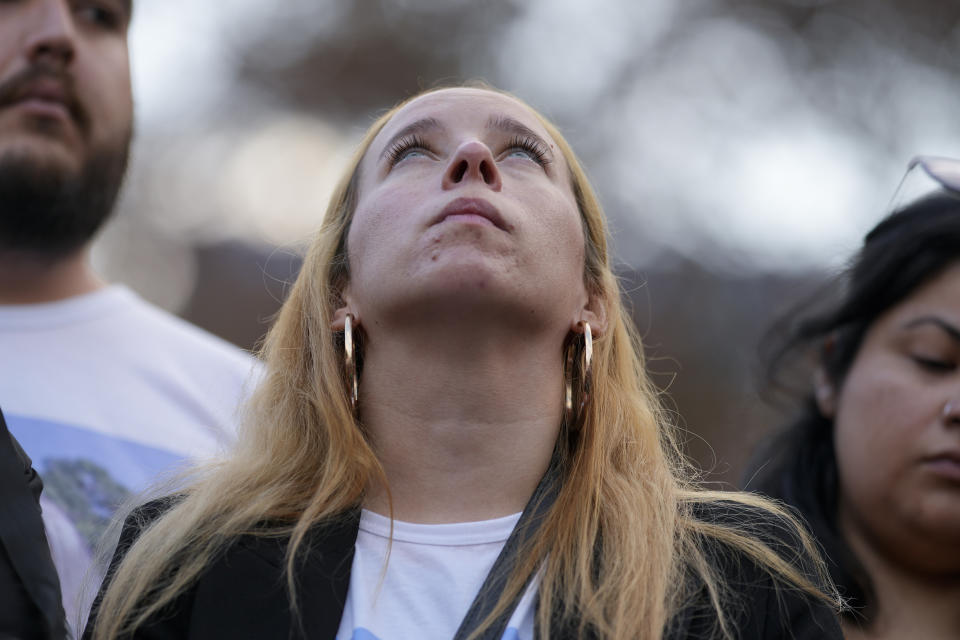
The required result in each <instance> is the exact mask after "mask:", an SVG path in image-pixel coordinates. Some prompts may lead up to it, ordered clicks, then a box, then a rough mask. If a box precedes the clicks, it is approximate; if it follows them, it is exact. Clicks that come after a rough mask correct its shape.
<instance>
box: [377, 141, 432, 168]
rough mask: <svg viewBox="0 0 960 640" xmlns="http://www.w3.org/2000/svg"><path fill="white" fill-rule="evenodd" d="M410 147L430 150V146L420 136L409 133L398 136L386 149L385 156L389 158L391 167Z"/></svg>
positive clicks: (401, 158)
mask: <svg viewBox="0 0 960 640" xmlns="http://www.w3.org/2000/svg"><path fill="white" fill-rule="evenodd" d="M412 149H423V150H424V151H430V147H428V146H427V143H426V142H425V141H424V139H423V138H421V137H420V136H417V135H411V136H406V137H404V138H400V139H399V140H397V141H396V142H394V143H393V146H392V147H390V149H389V150H388V151H387V157H388V158H389V159H390V166H391V167H392V166H393V165H395V164H397V163H398V162H400V161H401V160H403V157H404V154H405V153H406V152H407V151H410V150H412Z"/></svg>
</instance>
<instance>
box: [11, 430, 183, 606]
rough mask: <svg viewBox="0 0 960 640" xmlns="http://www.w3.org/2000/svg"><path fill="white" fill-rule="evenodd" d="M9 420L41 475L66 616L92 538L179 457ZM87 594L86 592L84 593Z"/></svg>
mask: <svg viewBox="0 0 960 640" xmlns="http://www.w3.org/2000/svg"><path fill="white" fill-rule="evenodd" d="M5 417H6V419H7V426H8V428H9V429H10V432H11V433H12V434H13V435H14V437H15V438H16V439H17V440H18V441H19V442H20V446H22V447H23V449H24V451H26V453H27V455H28V456H30V459H31V460H32V462H33V468H34V469H35V470H36V471H37V473H39V474H40V476H41V478H42V479H43V493H42V494H41V498H40V506H41V508H42V510H43V523H44V527H45V528H46V530H47V538H48V539H49V541H50V546H51V549H50V551H51V555H52V557H53V563H54V565H56V567H57V573H58V574H59V575H60V585H61V589H62V590H63V602H64V607H65V608H66V610H67V616H68V622H69V623H71V624H72V623H73V622H74V620H73V617H74V616H75V615H76V613H78V612H80V611H82V609H83V608H84V606H85V605H83V604H80V605H77V604H76V603H77V602H78V598H80V596H81V588H82V585H83V584H84V581H85V579H87V571H88V569H89V568H90V565H91V562H92V560H93V554H94V552H95V551H96V548H97V544H98V543H99V542H100V538H101V536H102V535H103V534H104V532H105V531H106V529H107V527H108V526H109V524H110V522H111V519H112V518H113V516H114V513H115V512H116V510H117V507H119V506H120V505H121V504H122V503H123V501H124V500H126V499H127V498H128V497H130V496H131V495H134V494H136V493H139V492H141V491H143V490H144V489H146V488H147V487H148V486H149V485H150V483H151V482H153V481H154V480H156V479H157V478H158V477H159V476H160V475H161V474H164V473H169V472H171V471H175V470H176V469H177V468H178V465H181V464H182V463H183V461H184V460H183V457H182V456H178V455H176V454H174V453H171V452H169V451H163V450H160V449H155V448H153V447H148V446H145V445H142V444H138V443H135V442H131V441H129V440H124V439H122V438H117V437H113V436H108V435H104V434H101V433H97V432H95V431H91V430H89V429H85V428H83V427H78V426H74V425H69V424H62V423H59V422H52V421H49V420H43V419H38V418H31V417H25V416H21V415H17V414H5ZM85 595H87V596H88V597H89V595H90V594H85Z"/></svg>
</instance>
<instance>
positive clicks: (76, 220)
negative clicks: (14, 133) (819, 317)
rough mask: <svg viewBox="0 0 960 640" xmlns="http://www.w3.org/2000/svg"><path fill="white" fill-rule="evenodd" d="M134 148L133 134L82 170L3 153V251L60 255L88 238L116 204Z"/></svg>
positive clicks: (0, 222) (0, 171) (50, 256)
mask: <svg viewBox="0 0 960 640" xmlns="http://www.w3.org/2000/svg"><path fill="white" fill-rule="evenodd" d="M129 149H130V135H129V134H128V135H126V136H124V138H123V140H122V141H121V143H119V144H117V145H115V146H114V147H112V148H101V149H96V150H94V151H93V152H92V153H91V155H90V157H89V158H87V159H86V162H85V163H84V166H83V168H82V169H81V170H80V171H76V172H71V171H69V170H67V169H64V168H63V167H58V166H54V165H52V164H50V163H49V162H46V163H45V162H43V161H42V160H37V159H34V158H31V157H30V156H29V155H26V154H19V153H16V152H14V153H9V154H7V156H6V157H3V156H0V253H7V252H15V253H20V254H29V255H33V256H35V257H37V258H41V259H48V260H56V259H58V258H60V257H63V256H66V255H69V254H71V253H73V252H75V251H76V250H78V249H80V248H81V247H83V246H84V245H85V244H87V242H89V241H90V239H91V238H92V237H93V235H94V234H95V233H96V232H97V229H99V228H100V226H101V225H102V224H103V222H104V221H105V220H106V219H107V218H108V217H109V215H110V212H111V210H112V209H113V206H114V203H115V202H116V199H117V194H118V193H119V191H120V186H121V185H122V184H123V176H124V173H125V172H126V168H127V157H128V155H129Z"/></svg>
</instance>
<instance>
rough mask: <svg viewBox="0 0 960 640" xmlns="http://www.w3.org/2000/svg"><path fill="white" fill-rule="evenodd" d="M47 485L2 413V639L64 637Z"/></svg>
mask: <svg viewBox="0 0 960 640" xmlns="http://www.w3.org/2000/svg"><path fill="white" fill-rule="evenodd" d="M42 490H43V482H42V481H41V480H40V476H39V475H37V472H36V471H35V470H34V469H33V465H32V463H31V462H30V458H29V457H28V456H27V454H26V453H24V451H23V449H22V448H21V447H20V444H19V443H18V442H17V440H16V438H14V437H13V435H12V434H11V433H10V432H9V431H8V430H7V423H6V422H5V421H4V419H3V414H2V413H0V638H7V637H12V638H22V639H24V640H28V639H34V638H36V639H41V638H57V639H59V638H64V637H66V633H67V631H66V626H65V625H66V623H65V619H64V613H63V606H62V604H61V599H60V581H59V579H58V578H57V572H56V570H55V569H54V567H53V560H51V558H50V548H49V546H48V545H47V538H46V534H45V533H44V529H43V520H42V519H41V517H40V504H39V503H40V492H41V491H42Z"/></svg>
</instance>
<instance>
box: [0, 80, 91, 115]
mask: <svg viewBox="0 0 960 640" xmlns="http://www.w3.org/2000/svg"><path fill="white" fill-rule="evenodd" d="M51 81H52V82H55V83H56V84H57V85H58V86H59V88H60V90H61V92H62V94H63V95H62V102H63V104H64V106H66V108H67V111H69V113H70V115H71V117H72V118H73V120H74V122H75V123H76V124H77V126H78V127H79V128H80V131H81V132H86V131H87V130H88V127H89V122H90V118H89V115H88V114H87V110H86V109H85V108H84V106H83V104H82V103H81V102H80V99H79V97H78V96H77V92H76V87H75V83H74V80H73V76H71V75H70V74H68V73H64V72H63V71H61V70H58V69H56V68H51V67H50V66H48V65H44V64H35V65H32V66H30V67H27V68H26V69H24V70H23V71H20V72H19V73H16V74H14V75H13V76H12V77H10V78H8V79H6V80H4V81H3V82H2V83H0V109H3V108H5V107H8V106H10V105H12V104H15V103H17V102H19V101H20V100H22V99H24V97H26V96H28V95H29V94H30V91H31V89H32V85H34V84H36V83H38V82H51Z"/></svg>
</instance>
